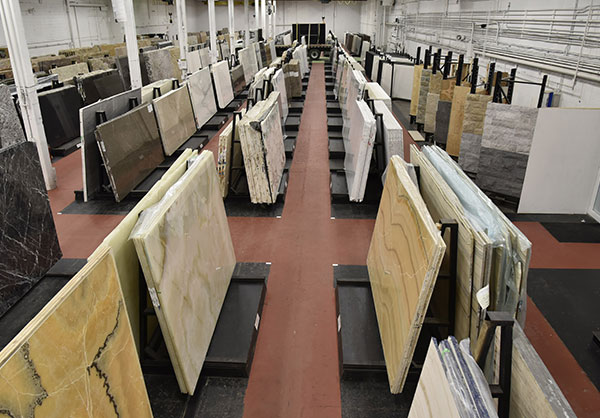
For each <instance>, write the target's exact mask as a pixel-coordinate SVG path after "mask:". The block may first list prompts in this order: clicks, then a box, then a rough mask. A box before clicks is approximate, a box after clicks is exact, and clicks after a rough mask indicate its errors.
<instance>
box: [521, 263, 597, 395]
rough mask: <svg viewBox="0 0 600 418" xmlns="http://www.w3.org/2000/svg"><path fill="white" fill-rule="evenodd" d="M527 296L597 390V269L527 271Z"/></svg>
mask: <svg viewBox="0 0 600 418" xmlns="http://www.w3.org/2000/svg"><path fill="white" fill-rule="evenodd" d="M527 291H528V292H527V293H528V294H529V296H530V297H531V298H532V299H533V302H534V303H535V304H536V306H537V307H538V308H539V310H540V311H541V312H542V314H543V315H544V317H545V318H546V320H547V321H548V322H549V323H550V325H551V326H552V328H554V331H556V333H557V334H558V336H559V337H560V339H561V340H562V341H563V342H564V343H565V345H566V346H567V348H568V349H569V351H570V352H571V354H573V357H575V360H577V362H578V363H579V365H580V366H581V368H582V369H583V370H584V371H585V372H586V373H587V375H588V376H589V378H590V379H591V381H592V382H593V383H594V385H596V388H597V389H599V390H600V346H598V345H597V344H595V343H594V341H593V337H592V333H593V332H594V331H599V330H600V304H599V303H598V301H599V300H600V270H585V269H530V270H529V276H528V285H527Z"/></svg>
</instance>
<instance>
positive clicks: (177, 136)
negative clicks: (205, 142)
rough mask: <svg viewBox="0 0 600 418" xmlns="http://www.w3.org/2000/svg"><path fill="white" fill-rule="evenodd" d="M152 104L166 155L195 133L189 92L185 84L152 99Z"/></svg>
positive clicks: (170, 153)
mask: <svg viewBox="0 0 600 418" xmlns="http://www.w3.org/2000/svg"><path fill="white" fill-rule="evenodd" d="M152 106H153V107H154V114H155V115H156V121H157V122H158V130H159V132H160V140H161V141H162V144H163V149H164V151H165V155H166V156H167V157H168V156H170V155H172V154H173V153H174V152H175V151H176V150H177V148H179V147H180V146H181V145H182V144H183V143H184V142H186V141H187V140H188V139H190V137H191V136H192V135H193V134H194V133H196V121H195V119H194V111H193V109H192V102H191V100H190V92H189V91H188V88H187V86H186V85H183V86H181V87H179V88H178V89H175V90H171V91H170V92H168V93H167V94H165V95H164V96H161V97H158V98H156V99H154V100H152Z"/></svg>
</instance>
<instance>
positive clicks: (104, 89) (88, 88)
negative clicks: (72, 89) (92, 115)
mask: <svg viewBox="0 0 600 418" xmlns="http://www.w3.org/2000/svg"><path fill="white" fill-rule="evenodd" d="M75 80H76V84H77V85H78V87H79V90H80V92H81V96H82V97H83V104H84V106H87V105H89V104H92V103H95V102H97V101H98V100H100V99H106V98H108V97H111V96H114V95H115V94H119V93H122V92H124V91H125V88H124V87H123V80H122V78H121V76H120V75H119V73H118V71H117V70H110V71H104V72H102V73H99V74H95V75H83V76H79V77H76V78H75Z"/></svg>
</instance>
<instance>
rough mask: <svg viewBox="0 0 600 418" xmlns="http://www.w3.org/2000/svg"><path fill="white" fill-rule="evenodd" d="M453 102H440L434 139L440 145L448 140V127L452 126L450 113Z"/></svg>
mask: <svg viewBox="0 0 600 418" xmlns="http://www.w3.org/2000/svg"><path fill="white" fill-rule="evenodd" d="M451 110H452V102H448V101H444V100H440V101H439V102H438V108H437V113H436V115H435V133H434V135H433V139H434V140H435V142H436V143H438V144H445V143H446V142H447V140H448V127H449V125H450V112H451Z"/></svg>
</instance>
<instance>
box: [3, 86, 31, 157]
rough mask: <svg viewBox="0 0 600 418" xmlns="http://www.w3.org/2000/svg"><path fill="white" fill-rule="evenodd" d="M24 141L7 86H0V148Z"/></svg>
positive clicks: (19, 121)
mask: <svg viewBox="0 0 600 418" xmlns="http://www.w3.org/2000/svg"><path fill="white" fill-rule="evenodd" d="M23 141H25V133H24V132H23V126H22V125H21V120H20V119H19V115H18V114H17V109H16V108H15V102H14V101H13V99H12V95H11V94H10V89H9V88H8V86H6V85H4V84H2V85H0V148H6V147H9V146H11V145H15V144H18V143H20V142H23Z"/></svg>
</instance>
